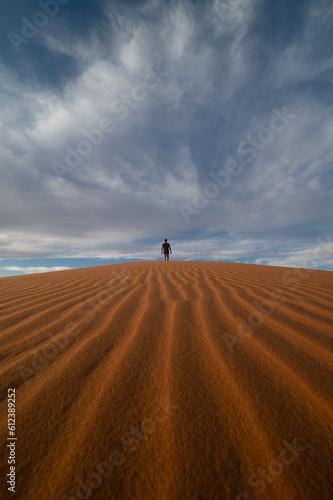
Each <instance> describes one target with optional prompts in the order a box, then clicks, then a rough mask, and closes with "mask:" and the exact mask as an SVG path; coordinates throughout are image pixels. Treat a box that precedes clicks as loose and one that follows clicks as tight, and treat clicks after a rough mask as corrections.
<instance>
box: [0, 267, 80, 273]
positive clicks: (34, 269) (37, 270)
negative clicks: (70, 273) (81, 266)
mask: <svg viewBox="0 0 333 500" xmlns="http://www.w3.org/2000/svg"><path fill="white" fill-rule="evenodd" d="M0 269H1V270H3V271H15V272H16V271H17V272H19V273H24V274H36V273H50V272H54V271H67V270H68V269H72V268H71V267H42V266H39V267H19V266H3V267H0Z"/></svg>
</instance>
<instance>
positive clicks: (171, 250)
mask: <svg viewBox="0 0 333 500" xmlns="http://www.w3.org/2000/svg"><path fill="white" fill-rule="evenodd" d="M170 253H172V250H171V245H170Z"/></svg>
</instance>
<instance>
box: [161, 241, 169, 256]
mask: <svg viewBox="0 0 333 500" xmlns="http://www.w3.org/2000/svg"><path fill="white" fill-rule="evenodd" d="M162 249H163V253H164V255H167V254H168V253H169V251H170V243H162Z"/></svg>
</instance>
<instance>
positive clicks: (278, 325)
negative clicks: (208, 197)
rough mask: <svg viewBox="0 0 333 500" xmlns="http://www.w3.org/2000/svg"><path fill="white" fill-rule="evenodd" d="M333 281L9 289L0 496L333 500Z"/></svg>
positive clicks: (301, 278) (37, 283)
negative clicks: (11, 453)
mask: <svg viewBox="0 0 333 500" xmlns="http://www.w3.org/2000/svg"><path fill="white" fill-rule="evenodd" d="M332 285H333V273H332V272H327V271H309V270H296V269H294V270H293V269H288V268H277V267H269V266H254V265H247V264H229V263H211V262H177V261H170V262H167V263H165V262H140V263H137V262H135V263H127V264H117V265H112V266H101V267H94V268H88V269H77V270H70V271H60V272H54V273H46V274H38V275H30V276H18V277H12V278H1V279H0V312H1V317H0V331H1V334H0V339H1V349H0V360H1V368H0V375H1V406H0V411H1V426H0V438H1V442H0V450H1V462H0V464H1V483H0V496H1V498H2V499H6V498H17V499H24V500H30V499H31V500H37V499H38V500H44V499H47V500H51V499H62V500H65V499H75V498H80V499H85V498H91V499H117V500H118V499H145V500H146V499H147V500H155V499H156V500H157V499H158V500H160V499H161V500H162V499H165V500H169V499H171V500H173V499H177V500H178V499H179V500H184V499H197V500H210V499H219V500H220V499H222V500H223V499H236V498H238V499H239V500H240V499H242V500H244V499H247V498H249V499H254V498H260V499H263V500H264V499H281V500H282V499H283V500H287V499H300V500H303V499H309V500H310V499H311V500H317V499H318V500H325V499H329V498H332V495H333V480H332V441H333V438H332V436H333V432H332V430H333V404H332V403H333V401H332V400H333V398H332V367H333V363H332V361H333V353H332V320H333V310H332V304H333V299H332ZM272 293H274V294H275V295H272ZM281 294H283V295H282V297H281ZM277 301H278V302H279V303H278V302H277ZM260 309H261V310H262V312H261V316H259V317H258V313H259V311H260ZM255 313H257V314H255ZM240 325H243V326H240ZM9 387H14V388H15V389H16V419H17V422H16V426H17V429H16V436H17V438H18V439H17V447H16V493H15V494H13V493H10V492H9V491H7V485H6V474H7V473H8V472H9V470H8V469H9V466H8V464H7V457H8V448H7V447H6V444H7V442H8V441H7V437H8V431H7V411H6V408H7V390H8V388H9ZM294 440H296V441H294ZM293 441H294V443H295V444H296V446H297V447H298V448H296V451H294V452H293V454H292V453H291V452H290V451H287V450H288V446H291V445H292V443H293ZM283 443H287V445H286V444H283ZM283 450H286V451H285V452H283ZM294 450H295V448H294ZM297 450H298V451H297ZM103 462H104V463H103ZM94 464H95V465H94ZM98 464H99V465H98ZM258 469H261V470H262V471H264V472H263V473H262V474H265V473H267V475H266V478H265V477H260V471H258ZM98 471H99V472H98ZM81 481H82V482H81ZM249 482H250V483H252V484H250V483H249ZM242 493H243V494H242ZM238 495H239V496H238Z"/></svg>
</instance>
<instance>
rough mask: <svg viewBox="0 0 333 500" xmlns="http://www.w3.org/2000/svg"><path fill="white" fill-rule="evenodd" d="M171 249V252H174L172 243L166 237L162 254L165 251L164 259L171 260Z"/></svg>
mask: <svg viewBox="0 0 333 500" xmlns="http://www.w3.org/2000/svg"><path fill="white" fill-rule="evenodd" d="M169 251H170V253H172V250H171V245H170V243H168V240H167V239H165V240H164V243H162V246H161V254H162V253H164V260H165V261H166V260H169Z"/></svg>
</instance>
